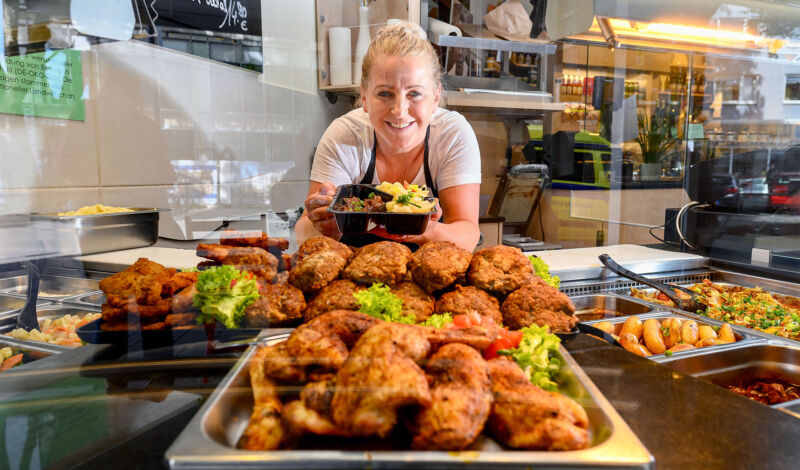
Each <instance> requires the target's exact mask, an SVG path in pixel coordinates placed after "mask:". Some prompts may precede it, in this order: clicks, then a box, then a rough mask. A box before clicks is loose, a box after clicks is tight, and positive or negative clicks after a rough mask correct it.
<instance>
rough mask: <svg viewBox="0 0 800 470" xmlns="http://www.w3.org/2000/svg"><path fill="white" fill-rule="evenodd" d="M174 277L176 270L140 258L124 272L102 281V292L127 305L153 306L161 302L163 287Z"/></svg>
mask: <svg viewBox="0 0 800 470" xmlns="http://www.w3.org/2000/svg"><path fill="white" fill-rule="evenodd" d="M173 275H175V269H172V268H165V267H164V266H162V265H160V264H158V263H155V262H153V261H150V260H149V259H147V258H139V259H138V260H136V262H135V263H134V264H132V265H131V266H128V267H127V268H125V269H124V270H123V271H120V272H118V273H116V274H114V275H112V276H109V277H107V278H105V279H103V280H101V281H100V290H102V291H103V292H104V293H105V294H106V297H108V296H109V294H113V295H115V296H116V297H117V298H119V299H124V301H125V302H126V303H128V302H133V303H137V304H142V305H153V304H155V303H156V302H158V301H159V300H161V296H162V290H163V286H164V284H165V283H167V282H168V281H169V280H170V278H172V276H173Z"/></svg>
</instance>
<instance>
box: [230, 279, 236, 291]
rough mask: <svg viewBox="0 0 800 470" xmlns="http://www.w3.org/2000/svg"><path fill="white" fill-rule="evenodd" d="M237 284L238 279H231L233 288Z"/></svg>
mask: <svg viewBox="0 0 800 470" xmlns="http://www.w3.org/2000/svg"><path fill="white" fill-rule="evenodd" d="M235 285H236V279H231V289H233V286H235Z"/></svg>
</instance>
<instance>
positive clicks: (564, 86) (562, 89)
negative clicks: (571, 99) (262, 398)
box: [558, 75, 567, 95]
mask: <svg viewBox="0 0 800 470" xmlns="http://www.w3.org/2000/svg"><path fill="white" fill-rule="evenodd" d="M558 91H559V92H561V94H562V95H566V94H567V76H566V75H564V76H562V77H561V85H560V86H559V90H558Z"/></svg>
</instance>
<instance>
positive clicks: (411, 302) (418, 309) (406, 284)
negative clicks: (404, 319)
mask: <svg viewBox="0 0 800 470" xmlns="http://www.w3.org/2000/svg"><path fill="white" fill-rule="evenodd" d="M392 293H393V294H394V295H396V296H398V297H400V300H402V301H403V310H402V312H401V313H402V314H403V315H409V316H412V317H414V318H416V319H417V322H423V321H425V320H426V319H427V318H428V317H429V316H431V314H432V313H433V306H434V301H435V300H436V299H434V298H433V296H431V295H428V293H427V292H425V291H424V290H422V289H421V288H420V287H419V286H418V285H416V284H414V283H413V282H410V281H403V282H401V283H399V284H397V285H395V286H394V287H392Z"/></svg>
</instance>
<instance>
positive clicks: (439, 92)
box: [433, 83, 442, 107]
mask: <svg viewBox="0 0 800 470" xmlns="http://www.w3.org/2000/svg"><path fill="white" fill-rule="evenodd" d="M441 99H442V84H441V83H439V84H438V85H436V96H435V97H434V99H433V102H434V104H435V105H436V107H439V101H441Z"/></svg>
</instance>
